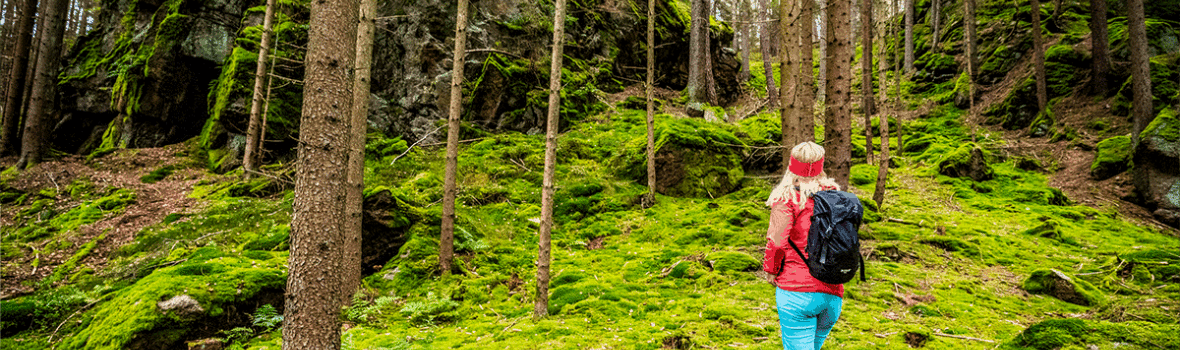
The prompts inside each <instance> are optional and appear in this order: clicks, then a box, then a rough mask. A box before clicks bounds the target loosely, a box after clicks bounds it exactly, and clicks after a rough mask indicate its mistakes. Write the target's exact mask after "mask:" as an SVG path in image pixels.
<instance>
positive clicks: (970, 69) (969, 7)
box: [963, 0, 979, 82]
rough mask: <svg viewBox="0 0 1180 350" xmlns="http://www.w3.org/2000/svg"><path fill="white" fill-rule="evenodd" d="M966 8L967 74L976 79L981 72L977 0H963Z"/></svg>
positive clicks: (973, 79)
mask: <svg viewBox="0 0 1180 350" xmlns="http://www.w3.org/2000/svg"><path fill="white" fill-rule="evenodd" d="M963 2H964V3H965V4H964V6H963V8H964V9H965V11H964V12H965V14H964V19H963V24H964V26H965V27H966V28H965V29H966V30H965V32H966V33H965V34H964V38H963V39H964V40H967V75H969V76H971V81H972V82H974V81H975V76H976V75H977V74H979V69H978V68H977V67H978V66H979V64H978V63H976V59H977V58H978V57H979V49H978V46H976V45H975V42H976V41H978V40H977V38H976V34H975V0H963Z"/></svg>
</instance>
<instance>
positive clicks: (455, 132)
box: [438, 0, 468, 275]
mask: <svg viewBox="0 0 1180 350" xmlns="http://www.w3.org/2000/svg"><path fill="white" fill-rule="evenodd" d="M467 7H468V6H467V0H459V13H458V15H457V16H456V17H455V53H454V55H453V56H452V57H453V58H452V63H451V67H452V68H451V110H450V115H449V116H448V118H447V160H446V162H447V163H446V176H445V178H444V180H443V216H442V235H441V238H439V247H438V267H439V271H441V272H442V274H443V275H448V274H450V273H451V259H452V258H453V256H454V254H455V196H456V195H457V193H456V192H457V190H456V189H455V183H456V179H455V177H456V173H457V172H458V171H459V170H458V164H459V118H460V117H461V116H462V114H463V56H465V55H466V50H467Z"/></svg>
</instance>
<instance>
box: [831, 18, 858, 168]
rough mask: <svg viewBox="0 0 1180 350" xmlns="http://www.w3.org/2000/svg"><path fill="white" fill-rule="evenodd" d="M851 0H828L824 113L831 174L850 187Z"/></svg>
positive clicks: (852, 49)
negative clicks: (827, 56) (825, 109)
mask: <svg viewBox="0 0 1180 350" xmlns="http://www.w3.org/2000/svg"><path fill="white" fill-rule="evenodd" d="M851 5H852V0H829V1H828V9H827V12H826V13H827V17H828V18H827V22H828V23H827V35H826V37H827V41H828V54H829V55H830V56H831V57H830V60H829V61H828V67H827V68H828V69H827V72H826V73H827V74H826V76H827V80H828V84H827V100H826V103H825V106H826V108H827V112H826V113H824V117H825V123H824V146H825V148H826V149H827V156H826V158H827V159H828V160H827V162H828V164H829V165H828V166H827V168H828V169H830V171H829V172H828V175H830V176H831V177H832V178H833V179H835V180H836V183H838V184H840V186H841V187H842V188H848V178H849V175H850V172H851V166H852V162H851V159H852V139H851V137H852V104H851V103H850V102H851V97H852V94H851V91H850V90H851V87H852V79H851V78H852V77H851V76H849V73H851V71H852V59H853V51H854V50H855V49H854V48H853V45H852V32H853V29H852V28H851V22H852V21H851V19H852V18H851V16H850V15H849V10H851V7H852V6H851Z"/></svg>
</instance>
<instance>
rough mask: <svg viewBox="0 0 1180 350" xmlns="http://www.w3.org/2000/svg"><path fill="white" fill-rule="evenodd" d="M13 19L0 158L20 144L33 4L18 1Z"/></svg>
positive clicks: (35, 4)
mask: <svg viewBox="0 0 1180 350" xmlns="http://www.w3.org/2000/svg"><path fill="white" fill-rule="evenodd" d="M19 11H20V12H19V13H18V14H17V16H18V17H19V20H18V21H17V24H16V30H15V31H14V32H15V33H14V35H15V36H16V37H15V38H14V39H15V41H16V44H15V45H13V47H12V57H13V62H12V68H11V69H9V71H8V73H9V79H8V90H7V93H6V95H7V96H5V97H4V100H5V101H4V124H3V128H2V129H0V156H3V155H8V154H12V153H16V152H17V150H18V149H19V147H17V146H18V145H19V144H20V134H19V133H17V131H18V130H19V129H20V122H21V111H22V110H23V109H24V108H22V107H23V106H22V102H23V101H24V95H25V91H24V89H25V78H26V72H27V71H28V69H29V52H30V46H31V45H30V42H31V41H32V39H33V22H34V20H33V13H34V12H36V11H37V0H21V1H20V8H19Z"/></svg>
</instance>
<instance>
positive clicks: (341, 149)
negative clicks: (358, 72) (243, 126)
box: [283, 0, 358, 350]
mask: <svg viewBox="0 0 1180 350" xmlns="http://www.w3.org/2000/svg"><path fill="white" fill-rule="evenodd" d="M357 10H358V6H357V3H356V2H355V1H352V0H345V1H313V2H311V21H310V23H309V24H308V33H307V34H308V42H307V58H306V59H305V74H304V80H303V81H304V90H303V113H302V114H303V115H302V119H301V120H300V124H299V140H300V142H299V151H298V162H299V163H298V164H299V165H298V167H297V168H296V173H295V203H294V205H293V207H294V215H292V219H291V248H290V249H291V253H290V256H289V258H288V260H287V261H288V266H290V270H289V275H288V277H287V294H286V298H285V301H284V303H283V305H284V307H285V310H284V316H283V349H286V350H296V349H340V304H339V301H340V299H341V298H342V296H341V294H343V291H344V286H343V283H342V282H343V278H344V276H342V275H341V273H340V271H342V269H343V268H344V266H343V265H344V254H345V253H344V251H345V250H346V249H347V248H346V244H347V243H346V242H345V235H344V230H345V224H344V221H345V220H341V218H343V217H345V201H346V200H345V197H346V196H345V193H346V189H345V187H346V181H347V176H346V173H347V172H346V171H341V167H344V166H345V164H346V163H347V162H348V153H349V151H348V148H349V141H350V140H349V135H350V134H351V125H349V124H351V122H350V121H351V118H350V116H351V115H352V112H353V111H352V100H353V92H352V89H353V85H354V84H355V81H354V80H353V70H354V69H355V68H356V65H355V59H356V48H357V46H356V39H357V12H358V11H357Z"/></svg>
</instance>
